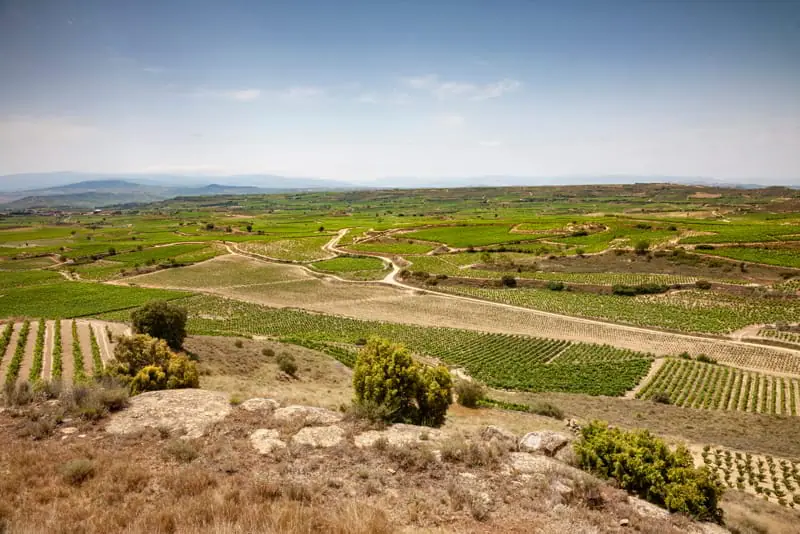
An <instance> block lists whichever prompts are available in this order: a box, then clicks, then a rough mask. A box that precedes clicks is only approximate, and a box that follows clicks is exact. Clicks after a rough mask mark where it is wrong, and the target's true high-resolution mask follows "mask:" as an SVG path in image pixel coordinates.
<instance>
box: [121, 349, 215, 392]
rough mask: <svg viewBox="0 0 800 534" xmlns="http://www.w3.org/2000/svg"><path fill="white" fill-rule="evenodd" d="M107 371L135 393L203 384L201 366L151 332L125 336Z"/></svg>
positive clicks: (193, 386) (194, 386)
mask: <svg viewBox="0 0 800 534" xmlns="http://www.w3.org/2000/svg"><path fill="white" fill-rule="evenodd" d="M106 371H107V372H108V374H109V375H110V376H113V377H115V378H116V379H118V380H119V381H120V382H121V383H123V384H125V385H127V386H128V388H129V389H130V392H131V394H134V395H135V394H137V393H142V392H144V391H155V390H159V389H177V388H196V387H200V378H199V375H198V373H197V366H196V365H195V363H194V362H193V361H191V360H189V358H187V357H186V356H185V355H183V354H175V353H173V352H172V351H171V350H169V346H168V345H167V343H166V342H165V341H164V340H163V339H155V338H152V337H150V336H148V335H144V334H139V335H135V336H128V337H122V338H120V340H119V343H117V346H116V347H115V349H114V360H112V361H111V362H108V365H107V366H106Z"/></svg>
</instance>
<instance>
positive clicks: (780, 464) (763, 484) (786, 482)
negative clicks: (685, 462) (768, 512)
mask: <svg viewBox="0 0 800 534" xmlns="http://www.w3.org/2000/svg"><path fill="white" fill-rule="evenodd" d="M701 458H702V462H703V464H704V465H705V466H706V467H708V468H709V469H711V471H712V472H714V473H716V474H717V476H718V478H719V479H720V480H721V481H722V483H723V484H725V485H726V486H727V487H728V488H731V489H738V490H739V491H744V492H746V493H749V494H751V495H755V496H757V497H761V498H764V499H766V500H769V501H771V502H774V503H776V504H779V505H781V506H787V507H790V508H795V507H797V506H800V463H797V462H793V461H791V460H788V459H785V458H773V457H772V456H767V455H759V454H750V453H744V452H739V451H732V450H730V449H723V448H720V447H714V448H713V449H712V448H711V447H709V446H706V447H705V448H704V449H703V452H702V454H701Z"/></svg>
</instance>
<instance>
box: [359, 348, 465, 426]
mask: <svg viewBox="0 0 800 534" xmlns="http://www.w3.org/2000/svg"><path fill="white" fill-rule="evenodd" d="M353 390H354V391H355V398H354V403H355V404H356V405H360V406H362V407H370V408H371V410H372V412H373V413H378V414H380V417H381V418H382V419H384V420H386V421H388V422H400V421H402V422H409V423H414V424H425V425H429V426H441V425H442V424H443V423H444V421H445V415H446V414H447V408H448V407H449V406H450V404H452V402H453V381H452V379H451V377H450V373H449V372H448V370H447V368H446V367H444V366H441V365H440V366H436V367H431V366H426V365H418V364H417V363H416V362H414V359H413V358H412V357H411V353H410V352H409V351H408V349H406V348H405V347H404V346H403V345H400V344H395V343H390V342H389V341H387V340H385V339H380V338H371V339H370V340H369V341H368V342H367V344H366V346H365V347H364V348H363V349H362V350H361V351H360V352H359V354H358V357H357V358H356V364H355V367H354V369H353Z"/></svg>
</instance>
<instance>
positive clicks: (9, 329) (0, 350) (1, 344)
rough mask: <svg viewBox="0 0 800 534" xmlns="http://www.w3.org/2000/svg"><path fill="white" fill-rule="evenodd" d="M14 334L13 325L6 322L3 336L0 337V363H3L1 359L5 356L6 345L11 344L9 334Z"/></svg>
mask: <svg viewBox="0 0 800 534" xmlns="http://www.w3.org/2000/svg"><path fill="white" fill-rule="evenodd" d="M13 333H14V323H13V322H8V323H6V326H5V328H3V335H2V337H0V363H2V362H3V358H4V357H5V355H6V349H7V348H8V344H9V343H11V334H13Z"/></svg>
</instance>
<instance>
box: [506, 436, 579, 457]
mask: <svg viewBox="0 0 800 534" xmlns="http://www.w3.org/2000/svg"><path fill="white" fill-rule="evenodd" d="M572 440H573V437H572V436H569V435H567V434H561V433H560V432H552V431H550V430H543V431H540V432H528V433H527V434H525V436H523V437H522V439H521V440H520V441H519V450H520V451H522V452H531V453H536V454H544V455H545V456H555V454H556V453H557V452H558V451H559V450H561V449H562V448H563V447H564V446H566V445H567V444H568V443H570V442H571V441H572Z"/></svg>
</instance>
